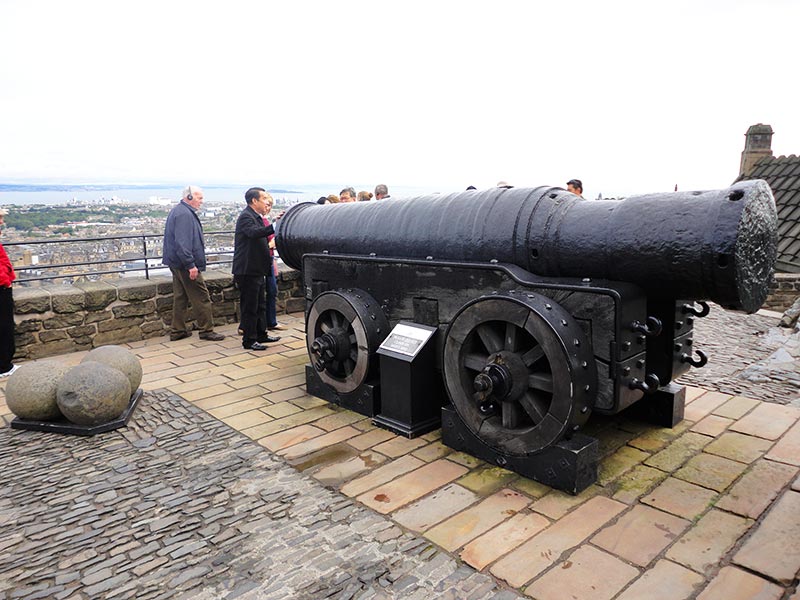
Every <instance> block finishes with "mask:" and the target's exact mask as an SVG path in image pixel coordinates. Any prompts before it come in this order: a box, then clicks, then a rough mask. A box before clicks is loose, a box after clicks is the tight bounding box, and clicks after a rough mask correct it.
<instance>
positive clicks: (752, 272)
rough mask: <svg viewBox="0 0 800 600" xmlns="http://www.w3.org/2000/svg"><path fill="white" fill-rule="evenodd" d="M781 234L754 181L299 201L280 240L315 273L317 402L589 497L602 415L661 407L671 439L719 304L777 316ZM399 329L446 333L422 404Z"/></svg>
mask: <svg viewBox="0 0 800 600" xmlns="http://www.w3.org/2000/svg"><path fill="white" fill-rule="evenodd" d="M776 228H777V217H776V213H775V203H774V200H773V198H772V194H771V192H770V189H769V187H768V186H767V184H766V183H764V182H763V181H746V182H741V183H737V184H735V185H734V186H732V187H730V188H728V189H725V190H716V191H709V192H684V193H677V192H676V193H665V194H651V195H644V196H636V197H630V198H627V199H625V200H620V201H616V200H603V201H584V200H581V199H580V198H578V197H576V196H574V195H573V194H571V193H568V192H565V191H564V190H561V189H559V188H550V187H539V188H533V189H522V188H516V189H515V188H512V189H490V190H485V191H468V192H462V193H456V194H449V195H432V196H422V197H417V198H411V199H405V200H390V201H382V202H369V203H352V204H345V205H328V206H320V205H316V204H301V205H298V206H296V207H293V208H292V209H290V210H289V211H287V213H286V214H285V215H284V217H283V219H282V221H281V225H280V228H279V230H278V233H277V235H276V242H277V247H278V251H279V253H280V256H281V258H282V259H283V260H284V262H285V263H286V264H288V265H289V266H291V267H293V268H295V269H300V270H302V272H303V282H304V286H305V294H306V301H307V311H306V313H307V314H306V335H307V340H308V351H309V357H310V359H311V362H312V367H310V368H308V370H307V384H308V388H309V391H310V392H311V393H314V394H315V395H318V396H320V397H323V398H325V399H327V400H329V401H332V402H336V403H338V404H341V405H342V406H345V407H347V408H350V409H354V410H357V411H359V412H362V413H363V414H367V415H370V416H375V420H376V422H377V423H379V424H382V425H384V426H387V427H389V428H391V429H393V430H395V431H398V432H399V433H403V434H405V435H410V436H413V435H418V434H420V433H421V432H423V431H424V430H429V429H431V428H434V427H437V426H438V424H439V416H440V412H441V418H442V431H443V439H444V442H445V443H446V444H448V445H450V446H452V447H454V448H458V449H460V450H465V451H468V452H471V453H473V454H475V455H477V456H480V457H481V458H484V459H486V460H489V461H492V462H495V463H497V464H500V465H502V466H505V467H507V468H510V469H512V470H515V471H518V472H520V473H522V474H523V475H526V476H529V477H532V478H534V479H538V480H540V481H543V482H545V483H548V484H550V485H553V486H555V487H561V488H563V489H567V490H569V491H572V492H577V491H579V490H580V489H582V488H584V487H586V486H587V485H589V484H590V483H592V482H593V481H594V480H595V478H596V472H597V442H596V440H593V439H592V438H589V437H588V436H585V435H583V434H582V433H580V429H581V427H582V426H583V425H584V424H585V423H586V420H587V419H588V417H589V415H590V413H592V412H597V413H602V414H616V413H618V412H619V411H621V410H623V409H625V408H626V407H628V406H630V405H632V404H634V403H636V402H637V401H638V400H640V399H641V398H642V397H643V396H647V400H646V404H647V410H649V411H650V412H652V413H653V414H654V415H655V417H654V418H655V420H656V421H657V422H659V423H661V424H665V425H667V426H672V425H674V424H675V423H676V422H677V421H679V420H680V419H682V416H683V399H684V390H683V388H680V387H679V386H676V385H675V384H672V383H670V382H671V380H672V379H674V378H675V377H677V376H679V375H680V374H682V373H684V372H686V371H687V370H688V369H689V368H690V367H692V366H694V367H699V366H702V365H703V364H705V362H706V360H707V358H706V356H705V355H704V354H703V353H702V351H699V350H695V349H694V344H693V337H692V332H693V320H694V319H695V318H698V317H702V316H705V314H707V312H708V305H707V304H706V303H705V302H704V301H706V300H710V301H714V302H717V303H719V304H721V305H723V306H725V307H728V308H733V309H737V310H744V311H747V312H754V311H755V310H757V309H758V308H759V307H760V306H761V305H762V303H763V302H764V300H765V297H766V294H767V290H768V283H769V281H770V278H771V277H772V267H773V263H774V260H775V252H776ZM398 324H403V325H404V326H407V327H408V326H411V327H413V326H415V325H417V326H420V327H427V328H428V329H429V330H431V331H435V334H434V335H433V337H432V338H431V341H430V344H431V345H433V347H434V349H433V350H432V351H431V353H430V355H429V356H430V358H427V359H426V362H428V363H432V364H429V365H428V367H429V368H428V371H427V372H428V373H430V372H433V373H434V375H433V376H430V375H427V376H426V377H425V378H424V381H425V384H424V386H423V388H420V386H419V385H417V386H416V387H415V388H414V389H415V390H416V392H414V394H413V396H415V397H413V398H407V399H405V400H402V399H401V400H398V399H397V398H396V393H395V392H394V391H393V390H394V388H395V387H396V386H394V385H392V383H391V382H388V381H384V379H385V378H386V377H387V375H386V374H384V373H382V371H387V373H388V372H389V371H391V372H392V377H394V373H395V369H394V367H391V368H390V367H389V366H382V365H389V364H390V363H389V361H388V360H387V361H386V363H384V361H383V358H384V357H383V356H381V357H380V359H379V356H378V350H379V347H380V346H381V344H382V343H384V342H385V340H386V338H387V336H388V335H389V334H390V331H392V329H393V328H396V326H398ZM387 354H391V352H387ZM412 387H413V386H412ZM420 396H424V397H420ZM381 398H383V405H384V406H383V407H382V405H381ZM398 402H401V403H403V402H406V403H412V404H413V405H414V411H416V413H418V414H416V415H411V416H408V415H406V413H408V412H409V410H407V409H406V407H400V408H398V407H397V403H398ZM387 403H388V404H389V405H391V406H392V408H391V410H390V411H389V412H392V413H393V414H395V413H398V412H399V413H402V414H404V415H406V416H404V417H403V418H401V419H399V420H398V419H397V418H395V417H387V416H386V414H385V413H387V409H386V406H387Z"/></svg>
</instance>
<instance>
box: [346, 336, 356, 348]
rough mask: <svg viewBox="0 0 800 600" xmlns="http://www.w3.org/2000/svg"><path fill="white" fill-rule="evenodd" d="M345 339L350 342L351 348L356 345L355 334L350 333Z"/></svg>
mask: <svg viewBox="0 0 800 600" xmlns="http://www.w3.org/2000/svg"><path fill="white" fill-rule="evenodd" d="M347 339H349V340H350V345H351V346H355V345H356V334H355V333H351V334H350V336H349V337H348V338H347Z"/></svg>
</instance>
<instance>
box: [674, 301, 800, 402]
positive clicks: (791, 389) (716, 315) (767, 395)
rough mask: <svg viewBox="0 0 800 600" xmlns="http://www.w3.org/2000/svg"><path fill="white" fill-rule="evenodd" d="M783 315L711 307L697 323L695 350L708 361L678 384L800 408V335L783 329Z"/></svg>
mask: <svg viewBox="0 0 800 600" xmlns="http://www.w3.org/2000/svg"><path fill="white" fill-rule="evenodd" d="M779 320H780V314H779V313H767V314H763V311H762V312H761V313H756V314H753V315H746V314H744V313H739V312H734V311H728V310H724V309H722V308H720V307H719V306H717V305H714V304H712V305H711V313H710V314H709V315H708V316H707V317H705V318H703V319H697V320H695V331H696V335H695V340H696V348H698V349H700V350H703V351H704V352H705V353H706V354H707V355H708V358H709V361H708V364H707V365H706V366H705V367H703V368H702V369H692V370H691V371H690V372H689V373H687V374H686V375H684V376H683V377H682V378H681V379H680V380H679V383H685V384H691V385H697V386H701V387H704V388H706V389H714V390H717V391H719V392H722V393H724V394H733V395H743V396H748V397H750V398H757V399H759V400H767V401H769V402H776V403H778V404H792V405H795V406H800V360H798V359H800V333H798V332H797V331H795V330H793V329H786V328H782V327H778V322H779Z"/></svg>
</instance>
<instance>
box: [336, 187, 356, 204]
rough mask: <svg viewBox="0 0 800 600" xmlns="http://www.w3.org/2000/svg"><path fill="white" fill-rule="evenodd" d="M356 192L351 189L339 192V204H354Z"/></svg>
mask: <svg viewBox="0 0 800 600" xmlns="http://www.w3.org/2000/svg"><path fill="white" fill-rule="evenodd" d="M355 201H356V191H355V190H354V189H353V188H351V187H346V188H344V189H343V190H342V191H341V192H339V202H355Z"/></svg>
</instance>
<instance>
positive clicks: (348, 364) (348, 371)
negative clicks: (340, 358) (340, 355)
mask: <svg viewBox="0 0 800 600" xmlns="http://www.w3.org/2000/svg"><path fill="white" fill-rule="evenodd" d="M354 368H355V362H354V361H352V360H351V359H349V358H346V359H345V360H344V374H345V377H350V375H352V374H353V369H354Z"/></svg>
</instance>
